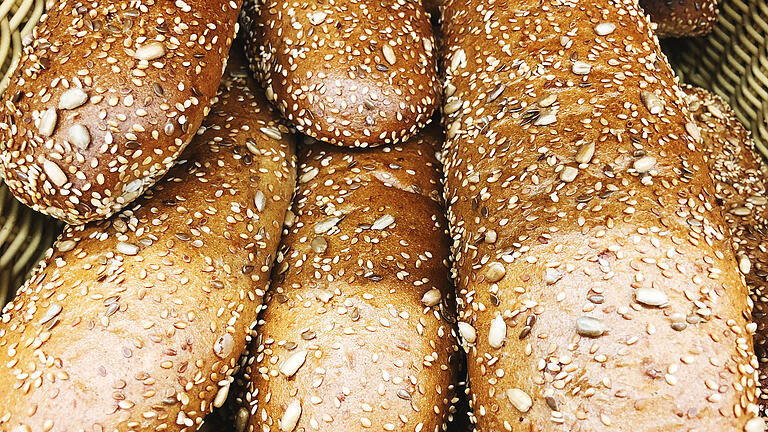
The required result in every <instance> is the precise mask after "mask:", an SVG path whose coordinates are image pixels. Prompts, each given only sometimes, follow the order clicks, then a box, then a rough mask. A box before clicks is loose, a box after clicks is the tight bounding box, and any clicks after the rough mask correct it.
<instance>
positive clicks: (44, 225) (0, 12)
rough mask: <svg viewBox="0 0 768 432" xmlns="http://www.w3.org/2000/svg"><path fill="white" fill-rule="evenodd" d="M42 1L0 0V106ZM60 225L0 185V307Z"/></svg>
mask: <svg viewBox="0 0 768 432" xmlns="http://www.w3.org/2000/svg"><path fill="white" fill-rule="evenodd" d="M44 3H45V2H44V0H2V1H0V103H1V100H2V93H3V90H4V89H5V87H6V86H7V84H8V77H9V76H10V74H11V73H12V72H13V69H14V68H15V67H16V63H17V62H18V58H19V55H20V54H21V49H22V41H23V39H24V37H25V36H26V37H28V35H29V34H30V33H31V31H32V28H33V27H34V25H35V24H36V23H37V22H38V21H39V20H40V16H41V15H42V14H43V9H44ZM59 228H60V225H59V224H58V223H57V222H56V221H53V220H51V219H49V218H46V217H44V216H42V215H40V214H39V213H35V212H34V211H32V210H30V209H29V208H27V207H25V206H24V205H22V204H21V203H19V202H18V201H16V199H15V198H14V197H13V195H11V193H10V191H9V190H8V188H7V187H5V184H1V183H0V306H2V305H3V304H5V303H6V302H7V301H8V300H9V299H10V296H12V295H13V294H14V292H15V291H16V288H17V287H19V286H20V285H21V284H22V282H23V281H24V279H25V278H26V276H27V273H28V272H29V269H30V268H31V267H32V266H34V264H35V263H37V261H38V260H39V259H40V257H41V255H42V253H43V252H44V251H45V250H46V249H47V248H48V247H50V245H51V243H53V240H54V239H55V238H56V234H57V233H58V231H59Z"/></svg>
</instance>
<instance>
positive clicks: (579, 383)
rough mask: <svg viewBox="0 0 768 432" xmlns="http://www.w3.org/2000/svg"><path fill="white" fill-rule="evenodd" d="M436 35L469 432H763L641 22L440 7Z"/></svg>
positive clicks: (625, 8) (657, 55)
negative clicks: (441, 50)
mask: <svg viewBox="0 0 768 432" xmlns="http://www.w3.org/2000/svg"><path fill="white" fill-rule="evenodd" d="M442 30H443V32H444V35H445V38H444V43H445V47H446V55H445V57H444V58H445V63H446V71H447V79H446V82H445V94H446V96H447V99H446V100H445V105H444V107H443V111H444V114H445V118H444V121H445V125H446V130H447V141H446V144H445V147H444V153H443V158H444V163H445V167H444V170H445V176H446V177H445V185H446V187H445V196H446V202H448V203H449V204H450V205H449V217H448V221H449V224H450V227H451V232H452V235H453V239H454V244H453V256H454V261H455V269H456V271H457V274H456V277H457V283H458V290H459V291H458V292H459V295H458V297H459V310H460V312H459V324H458V325H459V330H460V333H461V335H462V337H463V343H464V346H465V347H466V349H467V351H468V365H469V382H470V388H471V391H472V405H473V410H474V418H475V419H476V422H477V429H478V431H483V432H486V431H504V430H510V431H526V432H527V431H562V430H568V431H603V430H606V431H607V430H620V431H635V430H638V431H640V430H641V431H692V430H696V431H714V430H717V431H739V430H743V429H746V430H748V431H753V430H757V428H758V427H759V426H760V425H759V423H760V420H756V419H755V416H756V414H757V411H758V408H757V401H756V390H755V381H756V377H757V373H756V369H757V361H756V358H755V356H754V352H753V346H752V335H751V333H750V330H751V327H749V326H748V319H749V315H750V312H751V311H750V307H749V304H748V292H747V288H746V285H745V283H744V279H743V277H742V275H741V274H740V273H739V271H738V265H737V261H736V258H735V256H734V254H733V252H732V250H731V247H730V244H729V239H728V229H727V226H726V223H725V220H724V219H723V216H722V214H721V212H720V211H719V208H718V205H717V200H716V197H715V195H714V193H715V188H714V186H713V184H712V180H711V178H710V175H709V170H708V167H707V165H706V161H705V159H704V155H703V152H702V151H701V150H700V149H699V148H698V147H699V137H698V128H697V127H696V125H695V124H694V123H692V119H691V117H690V114H689V113H688V112H687V109H686V108H685V101H684V99H683V95H682V93H681V91H680V89H679V88H678V86H677V84H676V82H675V78H674V76H673V74H672V71H671V70H670V68H669V66H668V65H667V64H666V62H665V60H664V57H663V55H662V53H661V51H660V49H659V47H658V44H657V43H656V41H655V38H654V36H653V33H652V31H651V26H650V23H649V22H648V20H647V18H646V17H645V16H644V14H643V13H642V12H641V11H640V9H639V8H638V7H637V5H636V4H635V3H634V2H623V1H618V0H603V1H599V2H578V3H573V2H561V1H559V0H545V1H539V0H517V1H514V2H512V1H507V0H495V1H494V0H491V1H488V0H470V1H466V0H448V1H447V2H446V4H445V6H444V16H443V29H442Z"/></svg>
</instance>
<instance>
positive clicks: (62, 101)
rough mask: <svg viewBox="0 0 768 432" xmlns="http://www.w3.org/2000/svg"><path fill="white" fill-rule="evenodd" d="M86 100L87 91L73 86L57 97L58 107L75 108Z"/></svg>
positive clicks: (64, 108) (63, 108)
mask: <svg viewBox="0 0 768 432" xmlns="http://www.w3.org/2000/svg"><path fill="white" fill-rule="evenodd" d="M87 100H88V93H86V92H85V91H84V90H83V89H81V88H80V87H73V88H71V89H69V90H67V91H65V92H64V93H62V94H61V97H60V98H59V109H62V110H71V109H75V108H77V107H79V106H81V105H82V104H84V103H85V101H87Z"/></svg>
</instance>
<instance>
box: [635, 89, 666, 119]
mask: <svg viewBox="0 0 768 432" xmlns="http://www.w3.org/2000/svg"><path fill="white" fill-rule="evenodd" d="M640 99H641V100H642V101H643V105H645V108H647V109H648V112H649V113H651V114H653V115H656V114H659V113H661V112H662V111H664V103H663V102H662V101H661V99H659V98H658V96H656V94H655V93H652V92H649V91H647V90H643V91H641V92H640Z"/></svg>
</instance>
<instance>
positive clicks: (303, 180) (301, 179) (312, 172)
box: [299, 167, 320, 183]
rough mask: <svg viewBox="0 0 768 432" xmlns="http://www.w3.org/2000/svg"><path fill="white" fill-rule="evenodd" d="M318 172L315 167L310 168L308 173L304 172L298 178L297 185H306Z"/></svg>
mask: <svg viewBox="0 0 768 432" xmlns="http://www.w3.org/2000/svg"><path fill="white" fill-rule="evenodd" d="M319 172H320V171H319V170H318V169H317V167H312V169H310V170H309V171H307V172H305V173H304V174H302V175H301V176H300V177H299V183H306V182H308V181H310V180H312V179H313V178H315V177H316V176H317V174H318V173H319Z"/></svg>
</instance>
